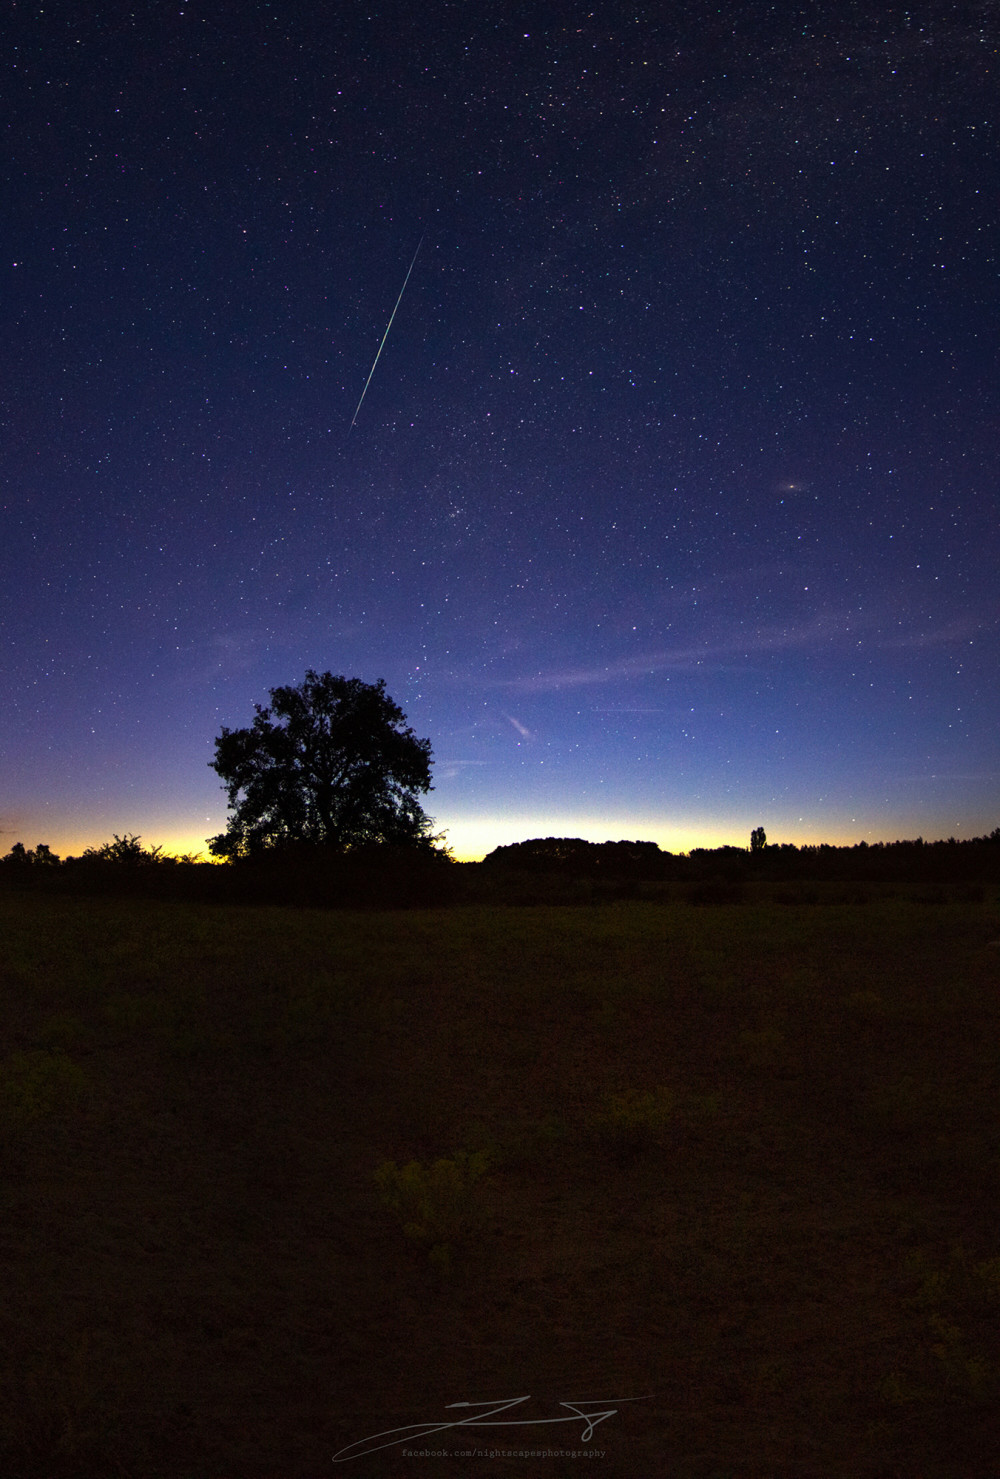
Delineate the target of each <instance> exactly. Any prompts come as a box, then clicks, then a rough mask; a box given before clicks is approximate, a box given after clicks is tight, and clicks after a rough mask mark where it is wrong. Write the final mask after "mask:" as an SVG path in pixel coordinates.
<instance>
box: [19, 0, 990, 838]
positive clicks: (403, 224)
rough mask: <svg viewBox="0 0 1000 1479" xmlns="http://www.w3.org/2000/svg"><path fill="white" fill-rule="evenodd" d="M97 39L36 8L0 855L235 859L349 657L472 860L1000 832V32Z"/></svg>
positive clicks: (578, 26)
mask: <svg viewBox="0 0 1000 1479" xmlns="http://www.w3.org/2000/svg"><path fill="white" fill-rule="evenodd" d="M96 9H97V11H98V13H97V14H96V15H95V14H90V13H88V10H89V8H88V7H85V6H81V5H68V4H61V3H57V4H52V5H50V4H45V5H44V6H43V5H42V4H40V3H23V0H19V3H18V4H17V5H16V7H8V13H7V16H6V25H5V33H6V42H5V46H4V50H3V67H4V72H5V77H4V87H3V95H4V98H5V115H6V126H5V141H6V149H5V164H4V170H5V181H4V191H3V199H4V202H5V203H4V208H3V212H2V217H0V230H2V233H3V252H2V260H0V298H2V328H0V398H2V427H3V436H2V442H0V505H2V510H3V514H2V520H3V522H2V530H3V538H2V543H0V561H2V576H3V618H2V624H3V645H2V653H3V656H2V668H0V674H2V676H0V695H2V723H3V737H2V744H0V756H2V785H0V852H5V851H7V850H9V847H10V845H11V844H13V843H14V842H15V841H17V840H22V841H23V842H24V843H25V844H26V845H27V846H29V847H30V846H33V845H34V844H35V843H37V842H39V841H45V842H48V843H49V844H50V845H51V846H52V847H54V848H55V849H56V851H59V852H62V853H64V854H65V853H66V852H72V851H80V850H82V848H83V847H85V846H87V845H89V844H98V843H101V842H103V841H105V840H107V839H108V838H109V837H110V836H111V834H112V833H113V832H117V833H119V834H122V833H125V832H130V833H139V834H140V835H141V836H142V838H143V840H144V842H147V843H149V844H153V843H162V844H165V845H166V846H167V848H168V850H185V851H186V850H193V851H199V850H204V841H205V838H206V837H208V836H210V835H212V834H214V833H216V832H219V831H221V830H223V828H224V825H225V819H226V806H225V795H224V793H223V791H222V788H221V785H220V783H219V779H218V777H217V776H216V775H215V773H214V771H212V770H211V769H209V765H208V762H209V761H210V760H211V758H212V755H213V753H214V739H215V737H216V735H217V734H218V733H219V731H220V728H221V726H222V725H223V724H227V725H229V726H231V727H237V726H242V725H245V724H248V723H250V721H251V720H252V718H253V704H254V702H255V701H258V702H262V703H263V702H266V700H267V691H268V689H269V688H271V687H274V686H276V685H279V684H286V683H297V682H300V681H301V680H302V678H303V677H304V675H305V672H306V670H307V668H315V669H317V670H319V671H325V670H327V669H329V670H331V671H332V672H334V673H343V674H345V675H347V676H349V677H359V678H362V679H364V680H366V681H369V682H373V681H375V680H376V679H378V678H384V679H385V681H386V685H387V688H388V692H389V694H390V695H391V696H392V697H393V698H395V699H396V701H397V702H398V703H399V704H401V706H402V707H403V709H404V710H405V711H406V714H407V717H408V720H409V723H410V724H411V725H412V726H413V728H414V729H415V730H416V732H417V734H418V735H421V736H423V735H426V736H428V737H429V738H430V740H431V742H432V745H433V751H434V760H435V765H434V778H435V790H434V791H433V792H432V793H431V794H430V795H429V796H428V797H427V799H426V808H427V810H428V811H429V813H430V814H431V815H432V816H433V817H434V819H435V822H436V826H437V828H439V829H447V832H448V841H449V842H450V844H451V846H452V848H453V850H454V852H455V853H456V855H457V856H460V857H475V856H481V855H482V854H483V853H484V852H486V851H488V850H489V849H490V848H492V847H494V846H496V845H497V844H498V843H503V842H511V841H516V840H519V839H522V838H526V837H536V836H548V835H565V836H583V837H590V838H593V839H595V840H604V839H605V838H621V837H627V838H646V839H650V840H653V841H656V842H659V843H660V845H661V846H663V847H667V848H670V849H671V850H673V851H679V850H687V849H689V848H691V847H694V846H699V845H702V846H716V845H718V844H719V843H722V842H737V843H740V844H742V845H746V844H747V843H748V840H749V833H750V829H751V828H752V827H755V826H758V825H760V826H763V827H764V828H765V829H766V831H767V834H768V839H769V841H772V842H781V841H793V842H805V841H811V842H819V841H829V842H845V841H852V842H853V841H857V840H860V839H862V838H865V839H868V840H869V841H871V840H877V839H879V838H882V839H885V840H892V839H894V838H898V837H915V836H917V835H923V836H924V837H926V838H934V837H947V836H956V837H959V838H961V837H971V836H976V835H979V834H982V833H984V832H988V831H990V830H992V829H993V827H995V826H997V825H998V823H1000V785H998V780H1000V759H998V736H1000V722H998V721H1000V682H998V681H997V672H998V662H997V658H998V653H1000V631H998V615H1000V599H998V598H1000V574H998V572H1000V537H998V510H1000V498H998V453H1000V384H998V377H997V368H998V365H997V361H998V353H997V334H998V324H1000V313H998V300H1000V278H998V256H1000V247H998V227H1000V199H998V187H1000V139H998V127H997V125H998V120H1000V106H998V104H1000V57H998V47H1000V11H998V9H997V7H996V4H995V3H993V0H982V3H979V4H977V3H972V4H967V5H961V4H948V5H944V4H937V5H925V6H921V5H919V4H915V5H913V6H911V7H909V8H908V9H903V8H902V7H896V6H880V5H878V4H870V3H867V0H866V3H856V4H850V3H847V4H845V3H840V4H837V5H834V4H831V3H828V4H819V5H815V4H814V5H809V6H804V5H795V4H784V3H782V4H776V5H774V6H773V7H770V8H769V7H767V6H763V5H749V4H744V5H739V4H730V3H726V0H723V3H721V4H704V3H698V4H687V5H684V4H670V5H667V4H664V3H659V4H650V3H638V4H632V5H624V4H618V3H614V4H599V5H595V6H594V8H593V9H592V10H588V9H587V8H586V7H584V6H572V5H567V4H562V5H531V4H517V3H500V0H497V3H493V4H486V3H483V4H469V3H453V4H447V3H440V0H421V3H419V4H417V3H413V0H410V3H408V4H406V5H403V4H398V3H388V4H383V3H381V0H373V3H372V4H370V5H369V4H355V3H353V0H338V3H332V0H309V3H299V0H275V3H273V4H264V3H259V0H241V3H229V4H222V3H218V0H204V3H201V0H188V3H185V0H172V3H169V4H168V3H162V4H161V3H142V0H140V3H137V4H135V5H134V6H132V7H127V6H125V5H116V4H113V5H109V6H100V7H96ZM418 244H420V245H419V253H418V255H417V257H416V261H415V263H414V264H413V270H412V273H411V275H410V277H409V280H408V282H407V284H406V289H405V292H404V293H403V296H402V299H401V301H400V302H399V308H398V311H397V313H396V316H395V319H394V321H393V324H392V328H391V331H390V332H389V335H388V337H387V339H386V341H385V345H384V348H383V350H382V353H381V357H380V359H379V361H378V364H377V366H376V368H375V372H374V374H373V376H372V378H371V382H370V385H369V387H368V390H367V393H366V394H365V397H364V400H363V402H362V404H361V408H360V411H359V412H358V415H357V420H356V424H355V425H354V426H353V429H352V427H351V422H352V417H353V416H354V413H355V408H356V407H357V405H358V400H359V397H360V396H361V393H362V388H363V387H364V385H365V381H366V378H367V376H368V375H369V372H370V370H371V368H372V363H373V360H374V358H375V355H376V352H377V351H378V348H379V344H380V341H381V340H382V337H383V335H384V333H385V330H386V325H387V323H388V321H389V317H390V315H391V313H392V311H393V307H394V305H395V304H396V302H397V299H398V297H399V293H400V289H401V287H402V286H403V282H404V279H405V278H406V273H407V270H408V268H409V266H410V264H411V262H413V257H414V253H415V252H416V251H417V247H418Z"/></svg>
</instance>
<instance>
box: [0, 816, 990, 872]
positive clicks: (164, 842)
mask: <svg viewBox="0 0 1000 1479" xmlns="http://www.w3.org/2000/svg"><path fill="white" fill-rule="evenodd" d="M434 825H435V829H436V830H437V831H439V832H443V833H444V834H445V838H444V840H445V844H446V846H447V847H449V848H450V850H451V853H452V855H453V857H455V858H456V859H457V860H458V861H459V862H463V863H467V862H468V863H471V862H478V861H479V860H480V859H481V858H484V857H485V856H486V854H487V853H489V852H492V851H493V849H494V848H495V847H507V846H509V845H510V844H511V843H514V842H527V841H529V840H530V839H532V838H538V837H581V838H583V839H584V840H585V841H587V842H621V841H629V842H655V843H656V844H657V846H658V847H660V848H662V849H663V850H664V851H665V852H671V853H688V852H691V851H692V850H693V849H694V848H696V847H705V848H715V847H726V846H729V847H741V848H746V847H748V846H749V843H750V832H751V830H752V829H753V828H754V827H756V826H763V827H764V830H765V832H766V833H767V838H768V842H769V843H770V844H771V845H772V846H773V845H774V844H780V843H783V842H789V843H793V844H794V845H795V846H797V847H803V846H807V845H812V846H816V845H818V844H821V843H827V844H829V845H830V846H831V847H852V846H854V844H855V843H857V842H861V841H865V842H868V843H873V842H895V841H899V840H900V839H903V838H907V837H910V838H912V837H917V836H921V835H922V836H923V837H924V839H925V841H928V842H931V841H935V840H936V839H937V838H940V837H947V836H955V837H958V838H959V839H962V838H968V837H972V836H979V835H981V834H982V833H983V832H988V831H990V828H989V827H988V826H984V827H981V828H980V829H979V831H974V830H972V829H970V828H969V827H968V826H964V827H963V826H962V825H961V824H960V823H955V824H954V825H952V826H950V827H946V828H940V827H934V826H933V825H930V826H929V825H928V823H927V820H926V819H924V821H923V823H921V822H920V821H919V819H915V818H914V819H907V818H895V819H893V820H889V819H886V818H876V817H872V816H858V817H856V818H852V819H851V820H850V822H848V823H847V824H845V823H844V821H843V820H842V819H841V818H839V817H838V818H834V817H831V818H830V819H829V823H828V824H827V825H826V826H824V825H823V820H822V819H821V818H810V819H808V821H807V819H805V818H796V819H794V820H792V819H789V818H785V817H770V818H768V817H767V816H762V817H758V816H757V815H754V816H753V817H742V816H737V817H734V818H727V819H725V820H723V819H722V818H720V817H718V816H697V817H696V816H689V817H685V818H683V820H679V821H675V822H671V821H667V820H663V819H662V818H657V819H650V818H648V817H645V818H643V817H636V816H633V815H629V814H627V813H612V814H610V815H595V814H593V813H588V812H581V813H574V812H524V813H516V814H502V815H501V814H497V813H483V814H479V815H475V814H474V815H465V816H457V817H453V818H450V819H449V818H448V817H446V816H438V817H437V818H435V822H434ZM224 828H225V817H224V816H220V817H219V818H218V819H214V820H213V821H209V819H208V818H207V817H206V818H204V819H203V821H202V823H201V825H200V826H195V825H192V823H191V821H190V820H189V819H185V820H184V821H182V822H180V823H178V822H177V821H173V822H170V821H168V820H167V819H166V818H165V817H163V816H162V814H161V815H159V816H155V817H140V818H135V819H130V821H129V822H128V823H127V824H125V825H121V824H120V825H118V826H116V827H105V826H102V825H101V824H100V822H96V821H94V822H91V824H90V825H89V826H84V825H80V823H79V822H78V823H77V825H76V826H74V827H63V828H60V827H53V826H49V825H48V824H47V823H46V822H45V821H41V822H39V821H38V819H37V818H34V819H33V820H30V821H29V822H28V823H27V825H24V826H18V825H14V826H13V827H10V826H8V827H6V828H5V829H4V836H3V837H2V839H0V856H2V855H3V854H4V853H6V852H9V851H10V848H11V847H12V846H13V844H14V843H15V842H23V843H24V845H25V847H29V848H32V847H35V846H37V844H38V843H39V842H45V843H47V844H48V845H49V846H50V847H51V848H52V850H53V851H54V852H55V853H57V854H58V855H59V856H60V857H63V858H65V857H79V856H80V854H81V853H83V852H85V851H86V849H87V848H88V847H100V846H101V845H102V844H103V843H105V842H110V841H111V840H112V837H113V834H114V833H115V832H117V833H118V835H119V836H126V835H130V836H131V835H135V836H138V837H139V838H140V839H141V841H142V845H143V846H144V847H149V848H152V847H157V846H159V847H160V848H162V850H163V852H164V853H167V854H169V855H171V856H174V857H177V856H184V855H190V856H194V857H199V856H200V857H202V858H204V859H205V860H206V861H209V860H210V854H209V851H208V842H207V839H208V838H209V837H212V836H215V835H216V834H217V833H218V832H221V831H223V830H224Z"/></svg>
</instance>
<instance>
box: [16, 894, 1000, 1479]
mask: <svg viewBox="0 0 1000 1479" xmlns="http://www.w3.org/2000/svg"><path fill="white" fill-rule="evenodd" d="M724 883H725V880H724V879H723V880H722V881H721V882H720V881H719V880H716V881H715V883H713V882H712V880H711V879H709V880H708V881H707V884H706V887H707V889H708V891H707V893H706V892H703V893H702V895H701V896H697V895H696V894H694V893H692V892H691V890H689V889H688V887H687V885H684V887H683V888H679V889H678V890H676V891H675V892H671V889H670V887H669V886H663V887H661V889H660V892H659V894H658V895H656V896H655V897H653V896H652V895H651V896H650V897H649V898H648V899H645V900H644V899H642V898H639V899H634V900H627V899H626V900H619V901H616V902H607V903H599V904H594V905H592V906H591V907H589V908H579V907H575V908H570V907H557V906H541V907H533V908H527V907H518V906H517V905H516V904H513V905H512V904H510V903H508V905H507V906H506V907H503V908H500V907H486V906H477V905H475V904H474V903H470V904H468V905H467V907H465V908H462V909H448V910H444V909H439V910H430V909H420V908H412V909H409V910H407V911H402V912H378V911H374V910H370V911H368V912H363V913H361V912H352V911H349V910H341V911H320V910H309V909H302V910H288V909H280V908H272V907H262V906H244V905H240V904H235V903H234V904H231V905H230V907H226V908H220V907H216V906H211V905H207V904H202V903H185V902H182V901H177V900H171V899H166V900H157V899H143V898H135V899H129V898H119V897H99V896H97V897H95V896H92V895H91V896H84V895H79V896H78V895H74V894H67V895H65V896H64V895H60V894H59V893H50V892H47V891H45V890H29V891H16V890H8V891H4V892H2V893H0V922H2V929H3V939H4V989H3V993H2V998H0V1013H2V1018H0V1023H2V1041H3V1043H4V1044H5V1048H4V1053H3V1056H2V1058H0V1155H2V1161H0V1199H2V1209H3V1215H2V1221H0V1239H2V1245H3V1256H4V1265H5V1275H4V1279H5V1295H6V1297H5V1299H4V1300H3V1301H0V1332H2V1340H3V1345H4V1348H5V1350H6V1351H7V1352H8V1353H9V1358H10V1359H9V1360H8V1362H7V1363H6V1371H5V1373H4V1377H3V1383H4V1389H3V1390H2V1392H0V1411H2V1412H3V1413H4V1414H5V1416H4V1417H3V1419H2V1423H3V1427H2V1432H0V1472H3V1473H4V1474H5V1475H9V1476H11V1479H42V1476H44V1479H89V1476H95V1479H96V1476H100V1479H105V1476H124V1479H185V1476H189V1479H308V1476H313V1475H319V1474H325V1473H329V1472H331V1471H332V1472H338V1469H332V1466H331V1462H330V1461H331V1458H332V1456H333V1454H334V1453H336V1452H338V1451H339V1450H342V1449H344V1448H346V1447H347V1446H348V1445H352V1444H355V1443H357V1442H359V1441H360V1440H362V1439H364V1438H366V1437H367V1436H369V1435H371V1434H374V1433H377V1432H380V1431H381V1430H384V1429H388V1428H393V1427H397V1426H401V1425H403V1424H411V1423H413V1424H415V1423H421V1422H434V1421H442V1422H443V1421H447V1420H449V1417H451V1418H453V1417H454V1413H452V1414H448V1413H446V1411H445V1408H446V1405H447V1404H449V1403H455V1402H463V1401H464V1402H483V1401H486V1400H487V1399H496V1400H502V1399H504V1398H508V1399H509V1398H513V1397H515V1396H518V1395H522V1394H527V1393H531V1394H532V1398H533V1400H532V1403H531V1404H529V1406H530V1411H528V1410H527V1409H525V1410H524V1412H523V1414H521V1415H523V1417H524V1418H525V1419H528V1418H533V1419H534V1418H546V1417H550V1416H552V1415H553V1414H554V1413H558V1412H559V1411H560V1409H559V1407H558V1404H559V1403H560V1402H563V1401H567V1402H573V1401H576V1402H583V1401H584V1400H585V1399H586V1400H589V1399H593V1400H594V1401H597V1402H601V1403H603V1404H604V1407H605V1408H613V1407H616V1406H617V1408H618V1411H617V1413H616V1415H615V1416H614V1417H612V1418H609V1419H607V1420H606V1421H605V1422H603V1423H602V1424H601V1426H600V1427H599V1428H597V1429H596V1430H595V1433H594V1436H593V1438H592V1439H591V1442H590V1444H589V1447H590V1448H595V1447H596V1448H599V1449H601V1450H603V1451H604V1452H605V1454H606V1456H605V1457H604V1458H603V1459H601V1460H599V1461H598V1462H599V1463H600V1471H601V1473H602V1474H603V1475H605V1476H611V1475H614V1476H618V1475H622V1476H624V1475H637V1474H641V1475H646V1474H650V1475H652V1474H669V1475H671V1476H678V1479H721V1476H725V1475H728V1476H748V1479H749V1476H761V1479H762V1476H765V1475H767V1476H776V1475H787V1476H789V1479H791V1476H795V1479H799V1476H803V1475H816V1476H820V1475H822V1476H831V1475H843V1476H848V1475H850V1476H876V1475H877V1476H886V1479H888V1476H890V1475H893V1476H895V1475H907V1476H910V1475H922V1476H925V1479H928V1476H952V1475H953V1476H955V1479H959V1476H961V1479H969V1476H977V1475H982V1476H986V1475H992V1474H995V1472H996V1466H997V1460H996V1455H997V1453H998V1452H1000V1424H998V1418H997V1412H998V1410H1000V1409H998V1399H1000V1335H998V1331H1000V1217H998V1213H1000V1195H998V1189H1000V1180H998V1171H1000V1092H998V1091H1000V1061H998V1056H997V1051H996V1044H997V1041H998V1028H1000V998H998V991H997V987H998V984H1000V946H998V943H997V942H998V938H1000V908H998V899H997V894H996V889H995V888H994V887H993V886H992V885H989V886H986V887H982V886H977V887H974V888H972V887H964V888H955V889H952V890H948V891H944V892H942V891H941V890H930V891H927V890H924V891H921V890H919V889H918V890H914V889H907V888H904V889H892V888H889V887H882V886H872V887H869V888H868V889H867V890H866V891H864V892H859V891H858V890H856V889H845V888H844V887H842V886H841V885H839V884H824V883H818V884H815V885H814V886H811V887H810V888H809V889H805V888H791V889H790V888H789V887H787V886H784V885H781V884H779V883H767V882H762V881H758V882H755V881H753V880H752V879H751V880H749V881H748V882H746V883H745V884H743V885H742V890H741V893H740V895H739V897H740V899H741V902H732V903H726V902H724V900H725V899H726V897H727V895H726V892H725V887H724V886H723V885H724ZM716 884H717V885H718V886H716ZM713 888H714V889H715V891H714V892H713V891H712V889H713ZM698 903H701V904H705V905H708V906H709V907H700V908H699V907H693V905H694V904H698ZM626 1398H635V1399H643V1400H636V1401H631V1402H626V1401H624V1400H623V1399H626ZM612 1399H616V1400H612ZM508 1415H510V1414H508ZM580 1432H581V1425H580V1424H579V1423H578V1424H577V1425H576V1426H574V1427H569V1426H567V1427H557V1428H544V1427H541V1428H539V1427H535V1428H528V1427H523V1428H522V1427H514V1428H510V1429H495V1428H494V1429H485V1430H483V1431H482V1432H481V1433H480V1434H479V1435H478V1446H479V1447H481V1448H486V1449H494V1450H495V1449H497V1448H507V1449H512V1448H518V1449H521V1448H529V1447H530V1448H547V1449H565V1450H569V1451H570V1456H568V1457H564V1458H558V1457H549V1458H544V1459H542V1458H537V1459H523V1460H508V1461H507V1462H506V1463H505V1464H504V1465H503V1467H504V1470H505V1472H508V1473H532V1472H536V1471H537V1472H540V1473H544V1474H545V1475H547V1476H558V1475H564V1474H570V1473H572V1474H577V1473H579V1471H580V1468H581V1462H582V1461H581V1459H580V1457H579V1454H580V1452H581V1451H582V1450H583V1449H584V1448H586V1447H588V1445H586V1444H584V1443H582V1442H581V1441H580ZM539 1435H541V1440H540V1439H539ZM476 1437H477V1435H476V1434H475V1432H474V1431H472V1430H468V1429H467V1430H465V1431H464V1432H462V1433H454V1432H452V1433H443V1434H439V1435H437V1436H436V1437H435V1438H434V1439H433V1443H432V1444H426V1445H425V1446H433V1447H434V1448H435V1449H455V1450H457V1449H461V1450H468V1449H470V1448H473V1447H475V1446H477V1443H476V1441H475V1440H476ZM463 1462H464V1463H465V1464H466V1467H470V1468H471V1469H472V1470H474V1471H475V1472H476V1473H480V1472H483V1471H484V1462H485V1461H484V1460H483V1459H478V1460H475V1461H472V1460H467V1461H463V1460H462V1459H460V1458H454V1457H453V1458H448V1459H445V1458H441V1459H437V1458H420V1459H417V1458H412V1457H411V1458H408V1457H406V1456H405V1455H404V1454H403V1452H402V1450H401V1449H400V1448H391V1449H383V1450H380V1451H378V1452H374V1453H370V1454H368V1455H366V1456H363V1457H358V1458H356V1459H353V1460H352V1461H351V1463H352V1464H353V1468H352V1467H351V1464H348V1466H347V1468H346V1469H345V1470H344V1472H348V1473H350V1472H356V1473H359V1474H368V1475H398V1474H405V1473H419V1474H420V1475H421V1476H427V1479H432V1476H434V1475H436V1474H442V1475H444V1474H447V1475H449V1476H454V1475H455V1474H456V1473H458V1472H462V1471H463V1469H462V1466H463Z"/></svg>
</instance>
